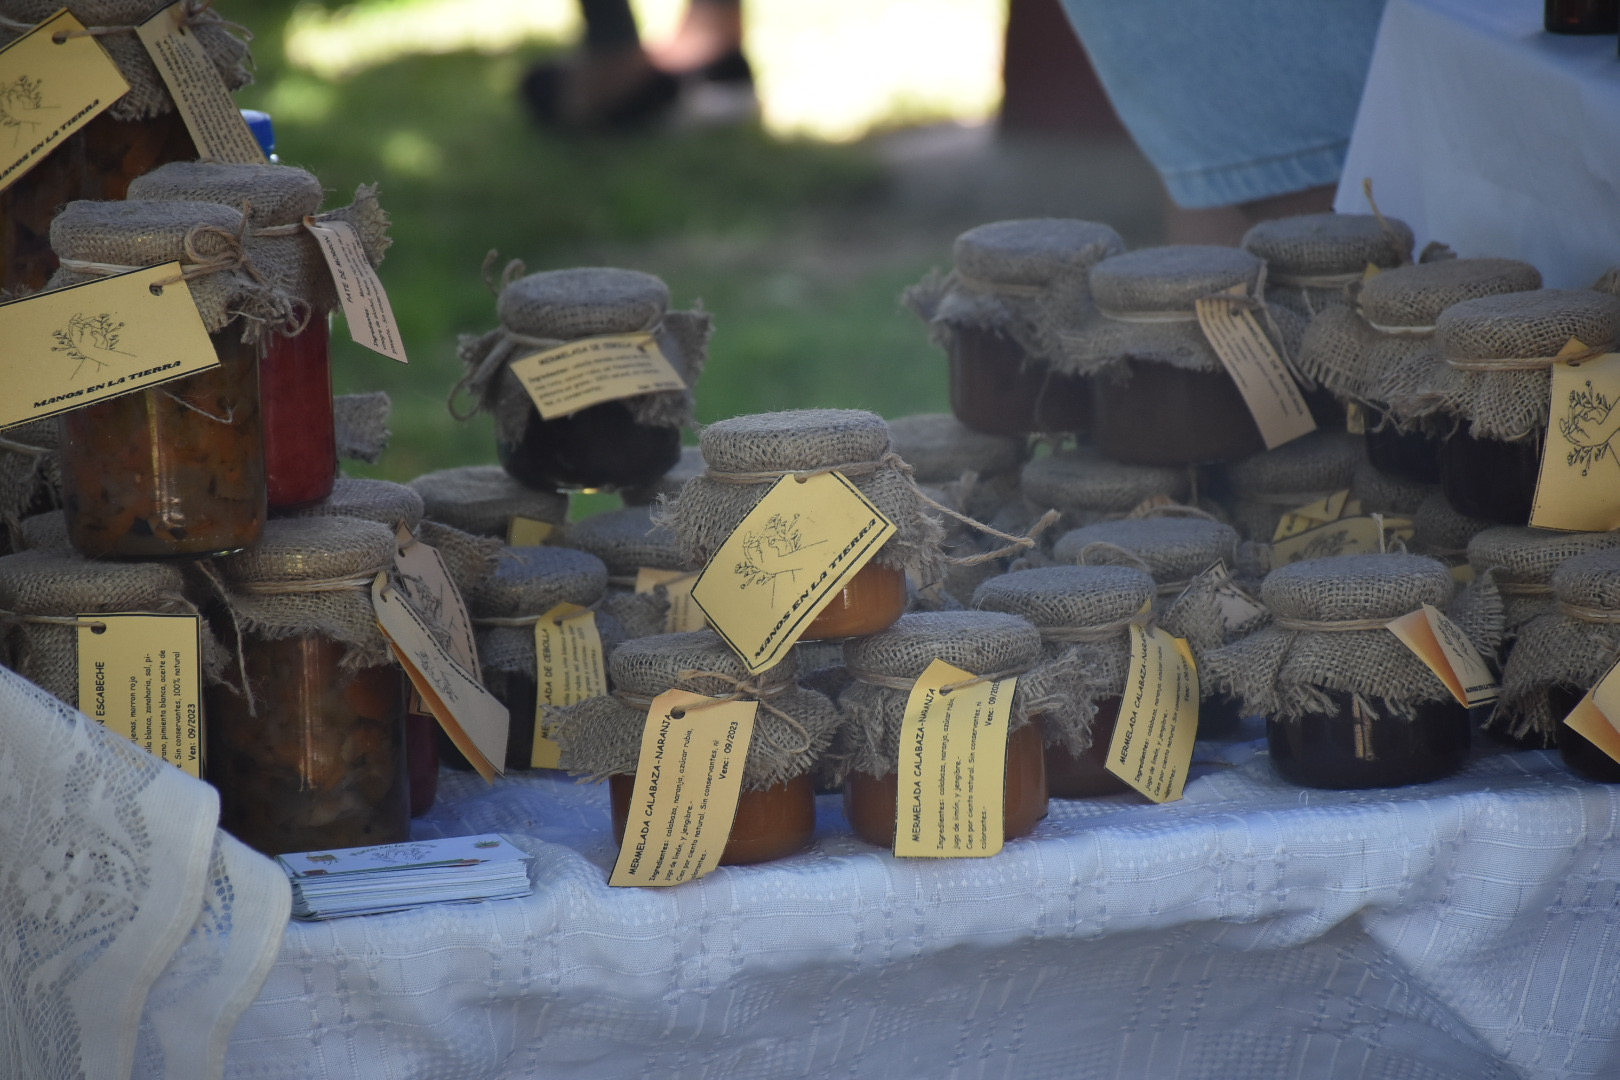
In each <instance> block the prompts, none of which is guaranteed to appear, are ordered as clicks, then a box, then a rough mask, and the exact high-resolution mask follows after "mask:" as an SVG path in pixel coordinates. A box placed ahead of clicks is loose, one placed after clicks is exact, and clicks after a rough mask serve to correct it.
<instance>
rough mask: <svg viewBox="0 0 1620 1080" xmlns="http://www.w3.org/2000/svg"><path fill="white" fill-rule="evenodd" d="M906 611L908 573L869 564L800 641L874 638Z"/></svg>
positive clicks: (852, 579)
mask: <svg viewBox="0 0 1620 1080" xmlns="http://www.w3.org/2000/svg"><path fill="white" fill-rule="evenodd" d="M905 611H906V575H905V572H904V571H903V570H894V569H891V568H889V567H887V566H879V565H878V564H877V563H875V562H869V563H867V564H866V565H865V566H863V567H861V568H860V570H858V571H856V573H855V576H854V577H852V578H850V579H849V581H847V582H845V584H844V587H843V588H842V589H840V590H838V592H837V594H836V595H835V596H833V598H832V601H831V602H830V603H829V604H828V605H827V606H826V607H824V608H822V609H821V612H820V613H819V614H818V615H817V616H816V617H815V618H814V619H811V620H810V625H809V626H807V627H806V628H805V631H804V633H803V634H801V635H799V640H800V641H827V640H830V639H833V638H847V637H864V636H866V635H867V634H875V633H877V632H878V631H879V630H887V629H888V628H889V627H891V626H893V625H894V624H895V622H896V621H897V620H898V619H899V618H900V616H901V615H903V614H905Z"/></svg>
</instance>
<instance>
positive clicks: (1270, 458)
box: [1222, 431, 1362, 499]
mask: <svg viewBox="0 0 1620 1080" xmlns="http://www.w3.org/2000/svg"><path fill="white" fill-rule="evenodd" d="M1361 456H1362V450H1361V440H1360V439H1358V438H1355V437H1353V436H1351V435H1347V434H1345V433H1344V432H1342V431H1313V432H1311V433H1310V434H1308V435H1305V436H1303V437H1301V438H1298V439H1294V440H1293V441H1291V442H1286V443H1283V444H1282V445H1281V446H1279V447H1277V448H1276V449H1274V450H1266V451H1263V452H1261V453H1258V454H1254V455H1252V456H1251V457H1246V458H1244V459H1242V460H1241V461H1232V462H1228V463H1227V464H1225V465H1224V466H1222V471H1223V472H1224V473H1225V476H1226V479H1227V481H1228V483H1230V484H1231V485H1232V490H1233V492H1234V493H1235V494H1236V495H1237V496H1238V498H1240V499H1241V498H1254V497H1256V496H1265V495H1287V494H1292V493H1298V494H1311V495H1319V494H1327V493H1329V492H1334V491H1338V490H1340V489H1342V488H1347V487H1349V486H1350V478H1351V475H1352V474H1353V473H1354V471H1355V467H1356V462H1357V461H1358V460H1360V458H1361Z"/></svg>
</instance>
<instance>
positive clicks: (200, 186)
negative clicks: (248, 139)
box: [128, 161, 325, 228]
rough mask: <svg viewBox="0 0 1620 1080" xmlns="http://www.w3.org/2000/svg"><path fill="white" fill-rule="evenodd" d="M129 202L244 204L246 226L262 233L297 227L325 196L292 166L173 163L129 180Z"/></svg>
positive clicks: (314, 182)
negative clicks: (283, 227) (280, 227)
mask: <svg viewBox="0 0 1620 1080" xmlns="http://www.w3.org/2000/svg"><path fill="white" fill-rule="evenodd" d="M128 197H129V198H131V199H155V200H158V201H161V202H199V203H218V204H220V205H222V206H229V207H236V208H240V207H241V206H242V204H244V203H246V204H247V207H248V224H249V225H251V226H252V227H254V228H265V227H268V226H272V225H296V224H298V223H299V222H301V221H303V220H304V218H305V217H306V216H308V215H310V214H313V213H315V211H317V210H319V209H320V208H321V201H322V199H323V198H324V197H325V193H324V192H323V191H322V189H321V182H320V181H319V180H318V179H316V178H315V176H314V175H313V174H311V173H307V172H305V171H304V170H303V169H299V168H294V167H293V166H291V165H230V164H226V163H224V162H215V161H175V162H170V163H169V164H167V165H162V166H159V167H158V168H156V169H153V170H152V171H151V172H149V173H146V174H144V175H142V176H137V177H136V178H135V179H134V180H131V181H130V184H129V195H128Z"/></svg>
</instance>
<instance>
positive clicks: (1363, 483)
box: [1350, 449, 1440, 517]
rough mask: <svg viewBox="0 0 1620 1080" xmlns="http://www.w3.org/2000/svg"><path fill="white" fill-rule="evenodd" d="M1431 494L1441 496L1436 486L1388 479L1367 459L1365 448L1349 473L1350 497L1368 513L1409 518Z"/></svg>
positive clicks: (1393, 478)
mask: <svg viewBox="0 0 1620 1080" xmlns="http://www.w3.org/2000/svg"><path fill="white" fill-rule="evenodd" d="M1431 495H1432V496H1435V497H1436V498H1438V497H1440V489H1439V487H1438V486H1436V485H1434V484H1421V483H1418V482H1417V481H1415V480H1405V479H1402V478H1401V477H1398V476H1391V475H1390V474H1389V473H1386V472H1384V471H1383V470H1382V469H1379V468H1378V467H1377V466H1375V465H1374V464H1373V463H1372V462H1371V461H1369V460H1367V457H1366V454H1365V450H1364V449H1363V451H1362V452H1361V453H1360V454H1359V455H1358V457H1357V459H1356V464H1355V468H1354V469H1353V470H1351V474H1350V497H1351V498H1352V499H1355V500H1356V501H1357V502H1359V503H1361V508H1362V509H1363V510H1365V511H1366V512H1367V513H1369V514H1392V515H1396V516H1399V517H1411V516H1412V515H1413V514H1416V513H1417V511H1418V507H1420V506H1422V505H1423V501H1424V500H1425V499H1427V498H1429V497H1430V496H1431Z"/></svg>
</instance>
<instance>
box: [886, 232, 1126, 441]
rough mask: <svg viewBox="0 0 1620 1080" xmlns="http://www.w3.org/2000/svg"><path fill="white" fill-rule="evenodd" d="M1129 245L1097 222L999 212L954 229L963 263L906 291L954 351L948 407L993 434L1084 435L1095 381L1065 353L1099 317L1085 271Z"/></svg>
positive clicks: (948, 350) (971, 425) (957, 257)
mask: <svg viewBox="0 0 1620 1080" xmlns="http://www.w3.org/2000/svg"><path fill="white" fill-rule="evenodd" d="M1124 250H1125V244H1124V241H1122V240H1121V239H1120V237H1119V234H1118V233H1116V232H1115V231H1114V230H1113V229H1110V228H1109V227H1108V226H1106V225H1099V224H1096V223H1094V222H1090V221H1077V220H1073V219H1068V218H1037V219H1030V220H1022V221H999V222H994V223H992V224H989V225H980V226H979V227H977V228H974V229H969V230H968V231H967V232H965V233H963V234H962V235H961V236H959V237H957V238H956V244H955V250H954V259H955V263H956V270H955V272H954V273H953V274H951V275H950V277H948V278H946V279H944V280H937V279H930V280H929V281H925V282H923V283H922V284H920V285H917V286H914V287H913V288H912V289H910V290H908V291H907V293H906V298H905V299H906V302H907V304H908V305H909V306H910V307H911V308H912V310H913V311H915V312H916V313H917V314H918V315H919V316H920V317H922V318H923V319H924V320H925V321H927V322H928V324H929V327H930V330H931V331H932V333H933V336H934V338H935V340H936V341H938V342H940V343H941V344H942V345H943V346H944V347H945V351H946V354H947V355H948V356H949V358H950V395H951V412H952V413H953V414H955V416H956V418H957V419H958V420H960V421H961V422H962V423H963V425H965V426H966V427H969V428H972V429H973V430H974V431H978V432H982V433H983V434H986V435H1023V434H1027V433H1029V432H1035V431H1042V432H1051V433H1062V432H1068V433H1073V434H1077V435H1083V434H1084V433H1085V431H1086V428H1087V426H1088V425H1089V422H1090V387H1089V385H1088V383H1089V380H1087V379H1085V378H1084V377H1082V376H1080V375H1079V374H1078V373H1077V372H1075V371H1074V370H1072V365H1070V364H1069V363H1068V361H1067V359H1066V358H1065V357H1064V356H1062V355H1061V352H1060V347H1059V345H1058V342H1059V341H1060V340H1061V337H1062V335H1063V334H1065V333H1067V332H1071V331H1074V330H1077V329H1079V328H1080V327H1082V326H1084V325H1085V323H1086V322H1087V320H1089V319H1090V318H1091V317H1092V304H1091V296H1090V289H1089V286H1088V285H1087V280H1086V278H1087V275H1088V274H1089V273H1090V270H1091V268H1092V266H1094V265H1096V263H1097V262H1098V261H1099V260H1101V259H1104V258H1107V257H1108V256H1110V255H1117V254H1119V253H1120V252H1122V251H1124Z"/></svg>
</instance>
